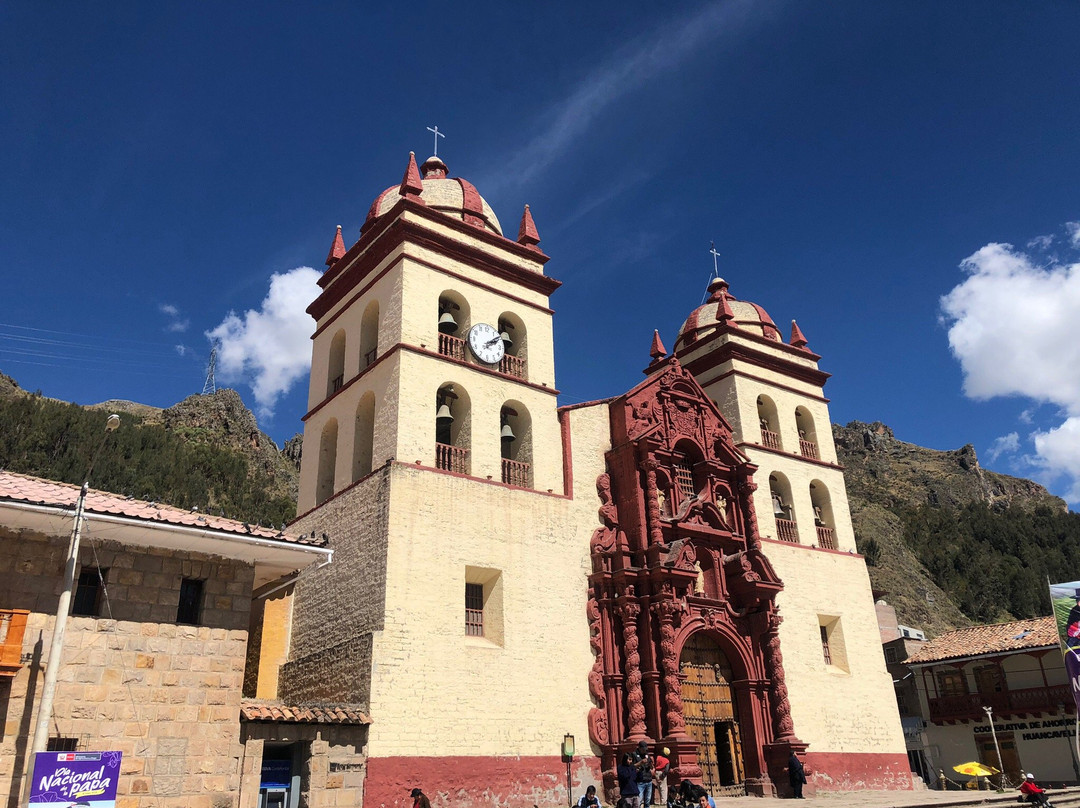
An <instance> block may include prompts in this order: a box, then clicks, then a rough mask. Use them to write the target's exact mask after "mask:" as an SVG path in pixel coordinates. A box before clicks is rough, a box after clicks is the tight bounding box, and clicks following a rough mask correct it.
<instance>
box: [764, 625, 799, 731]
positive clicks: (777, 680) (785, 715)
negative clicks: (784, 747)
mask: <svg viewBox="0 0 1080 808" xmlns="http://www.w3.org/2000/svg"><path fill="white" fill-rule="evenodd" d="M782 622H784V618H782V617H781V616H780V615H779V614H778V613H777V612H775V611H774V612H772V613H771V614H770V615H769V626H768V629H767V631H766V632H765V675H766V676H768V677H769V704H770V706H771V707H772V719H773V733H774V735H775V740H776V741H778V742H781V741H794V740H796V738H795V723H794V722H793V721H792V720H791V703H790V702H789V701H788V692H787V683H786V682H785V681H784V655H783V654H781V653H780V634H779V629H780V624H781V623H782Z"/></svg>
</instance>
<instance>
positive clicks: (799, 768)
mask: <svg viewBox="0 0 1080 808" xmlns="http://www.w3.org/2000/svg"><path fill="white" fill-rule="evenodd" d="M787 773H788V782H789V783H791V791H792V795H791V796H792V798H793V799H796V800H801V799H803V795H802V787H803V784H804V783H805V782H806V769H805V768H804V767H803V763H802V761H801V760H799V756H798V755H796V754H795V753H794V752H792V753H791V757H789V758H788V764H787Z"/></svg>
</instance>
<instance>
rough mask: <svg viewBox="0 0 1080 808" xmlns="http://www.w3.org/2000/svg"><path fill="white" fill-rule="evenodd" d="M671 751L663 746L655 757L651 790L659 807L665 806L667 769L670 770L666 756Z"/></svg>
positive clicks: (669, 763)
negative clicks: (658, 802) (657, 799)
mask: <svg viewBox="0 0 1080 808" xmlns="http://www.w3.org/2000/svg"><path fill="white" fill-rule="evenodd" d="M670 754H671V751H670V750H669V749H668V748H667V747H666V746H665V747H664V748H663V749H661V750H660V754H659V755H657V756H656V768H655V770H654V771H655V773H656V775H655V777H654V778H653V781H654V782H653V788H654V791H655V793H656V795H657V796H658V797H659V800H660V805H661V806H666V805H667V776H668V769H670V768H671V760H670V758H668V755H670Z"/></svg>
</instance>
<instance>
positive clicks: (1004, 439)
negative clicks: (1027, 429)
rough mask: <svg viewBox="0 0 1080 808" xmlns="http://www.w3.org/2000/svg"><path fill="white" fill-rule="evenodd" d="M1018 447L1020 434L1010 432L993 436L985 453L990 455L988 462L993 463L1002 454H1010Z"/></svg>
mask: <svg viewBox="0 0 1080 808" xmlns="http://www.w3.org/2000/svg"><path fill="white" fill-rule="evenodd" d="M1019 449H1020V436H1019V435H1018V434H1017V433H1016V432H1010V433H1009V434H1008V435H1002V436H1001V437H1000V438H994V442H993V443H992V444H990V448H989V449H987V451H986V454H987V455H988V456H989V457H990V462H991V463H993V462H994V461H995V460H997V459H998V458H999V457H1001V456H1002V455H1003V454H1006V453H1008V454H1012V453H1013V452H1016V451H1018V450H1019Z"/></svg>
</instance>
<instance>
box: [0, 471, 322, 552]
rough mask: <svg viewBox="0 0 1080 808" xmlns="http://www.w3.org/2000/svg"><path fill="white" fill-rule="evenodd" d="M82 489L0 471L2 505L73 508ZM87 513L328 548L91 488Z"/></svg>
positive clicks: (311, 539)
mask: <svg viewBox="0 0 1080 808" xmlns="http://www.w3.org/2000/svg"><path fill="white" fill-rule="evenodd" d="M80 488H81V486H78V485H71V484H69V483H58V482H55V481H53V480H43V479H41V478H40V477H30V476H28V475H25V474H15V473H14V472H11V471H0V502H4V501H9V502H25V503H27V504H31V505H45V506H48V507H53V508H72V509H74V507H75V503H76V501H77V500H78V498H79V489H80ZM85 510H86V513H88V514H95V513H96V514H110V515H113V516H122V517H127V518H129V519H140V520H143V521H147V522H164V523H167V524H170V525H184V526H186V527H193V528H201V529H205V530H219V531H221V532H223V533H232V534H235V535H239V536H252V537H255V538H259V539H276V540H278V541H282V542H286V543H290V544H309V545H314V546H316V547H324V546H326V543H327V542H326V540H325V539H322V538H318V537H316V536H314V535H312V536H294V535H290V534H287V533H284V532H282V531H279V530H275V529H274V528H268V527H259V526H258V525H249V524H247V523H246V522H238V521H236V520H235V519H226V518H225V517H223V516H211V515H210V514H205V513H200V512H198V511H186V510H183V509H182V508H175V507H173V506H172V505H163V504H161V503H160V502H145V501H143V500H141V499H134V498H132V497H124V496H121V495H120V494H110V493H109V492H108V491H95V490H94V489H92V488H91V489H90V491H89V492H88V493H87V495H86V506H85Z"/></svg>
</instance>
